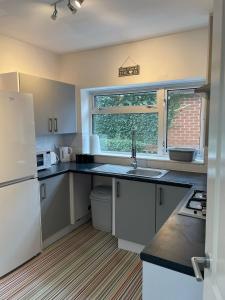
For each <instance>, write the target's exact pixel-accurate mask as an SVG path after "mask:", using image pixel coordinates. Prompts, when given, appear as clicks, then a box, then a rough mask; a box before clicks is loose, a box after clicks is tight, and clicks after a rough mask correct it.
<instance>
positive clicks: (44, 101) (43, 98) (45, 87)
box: [19, 74, 54, 136]
mask: <svg viewBox="0 0 225 300" xmlns="http://www.w3.org/2000/svg"><path fill="white" fill-rule="evenodd" d="M19 81H20V91H21V92H22V93H31V94H32V95H33V99H34V119H35V133H36V136H41V135H47V134H53V120H52V119H53V113H52V111H53V107H54V93H53V91H54V85H53V81H51V80H48V79H43V78H39V77H36V76H30V75H26V74H20V75H19Z"/></svg>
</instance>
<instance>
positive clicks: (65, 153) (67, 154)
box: [59, 147, 73, 162]
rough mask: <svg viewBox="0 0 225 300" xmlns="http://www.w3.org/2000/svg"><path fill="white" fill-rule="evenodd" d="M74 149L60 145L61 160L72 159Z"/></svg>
mask: <svg viewBox="0 0 225 300" xmlns="http://www.w3.org/2000/svg"><path fill="white" fill-rule="evenodd" d="M72 153H73V149H72V148H71V147H59V159H60V161H61V162H68V161H71V158H72Z"/></svg>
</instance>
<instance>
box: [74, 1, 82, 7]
mask: <svg viewBox="0 0 225 300" xmlns="http://www.w3.org/2000/svg"><path fill="white" fill-rule="evenodd" d="M74 2H75V5H76V6H77V7H78V8H81V5H82V3H83V2H84V0H75V1H74Z"/></svg>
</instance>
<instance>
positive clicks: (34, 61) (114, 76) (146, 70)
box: [0, 28, 208, 151]
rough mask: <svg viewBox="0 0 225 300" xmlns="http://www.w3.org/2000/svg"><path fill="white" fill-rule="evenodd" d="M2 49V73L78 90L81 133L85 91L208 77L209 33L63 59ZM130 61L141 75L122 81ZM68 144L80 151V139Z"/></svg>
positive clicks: (16, 46) (21, 47)
mask: <svg viewBox="0 0 225 300" xmlns="http://www.w3.org/2000/svg"><path fill="white" fill-rule="evenodd" d="M0 45H1V55H0V73H4V72H11V71H19V72H24V73H28V74H32V75H37V76H42V77H46V78H51V79H56V80H62V81H65V82H69V83H73V84H75V85H76V87H77V89H76V103H77V120H78V132H80V133H81V129H82V128H81V98H80V89H82V88H94V87H107V86H120V85H128V84H138V83H152V82H159V81H169V80H182V79H187V78H197V77H199V78H205V77H206V73H207V58H208V30H207V28H202V29H197V30H192V31H187V32H182V33H177V34H172V35H168V36H162V37H158V38H152V39H148V40H145V41H138V42H133V43H128V44H123V45H117V46H111V47H105V48H100V49H96V50H89V51H83V52H77V53H69V54H66V55H61V56H60V55H57V54H54V53H53V52H50V51H47V50H43V49H41V48H38V47H35V46H32V45H30V44H27V43H23V42H20V41H17V40H15V39H12V38H8V37H5V36H2V35H0ZM128 56H130V57H131V58H132V59H133V60H134V61H135V62H136V63H138V64H140V66H141V74H140V75H139V76H132V77H124V78H119V77H118V68H119V67H120V66H121V65H122V64H123V62H124V61H125V59H126V58H127V57H128ZM65 140H66V143H73V145H74V146H75V148H76V149H78V151H80V149H82V147H81V146H82V145H81V144H82V137H81V134H77V135H76V138H75V139H73V137H71V136H70V137H68V138H67V139H65ZM41 141H42V140H41ZM60 143H61V141H60ZM37 144H38V145H39V146H40V144H41V142H40V140H39V141H37ZM45 144H46V140H45ZM50 146H52V143H50Z"/></svg>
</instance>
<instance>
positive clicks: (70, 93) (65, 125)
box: [52, 81, 76, 134]
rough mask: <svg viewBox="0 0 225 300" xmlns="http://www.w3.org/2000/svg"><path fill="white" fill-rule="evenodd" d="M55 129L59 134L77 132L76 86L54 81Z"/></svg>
mask: <svg viewBox="0 0 225 300" xmlns="http://www.w3.org/2000/svg"><path fill="white" fill-rule="evenodd" d="M52 85H53V90H54V111H53V116H54V131H55V133H58V134H68V133H75V131H76V122H75V121H76V120H75V86H74V85H71V84H67V83H63V82H57V81H54V82H53V83H52Z"/></svg>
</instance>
